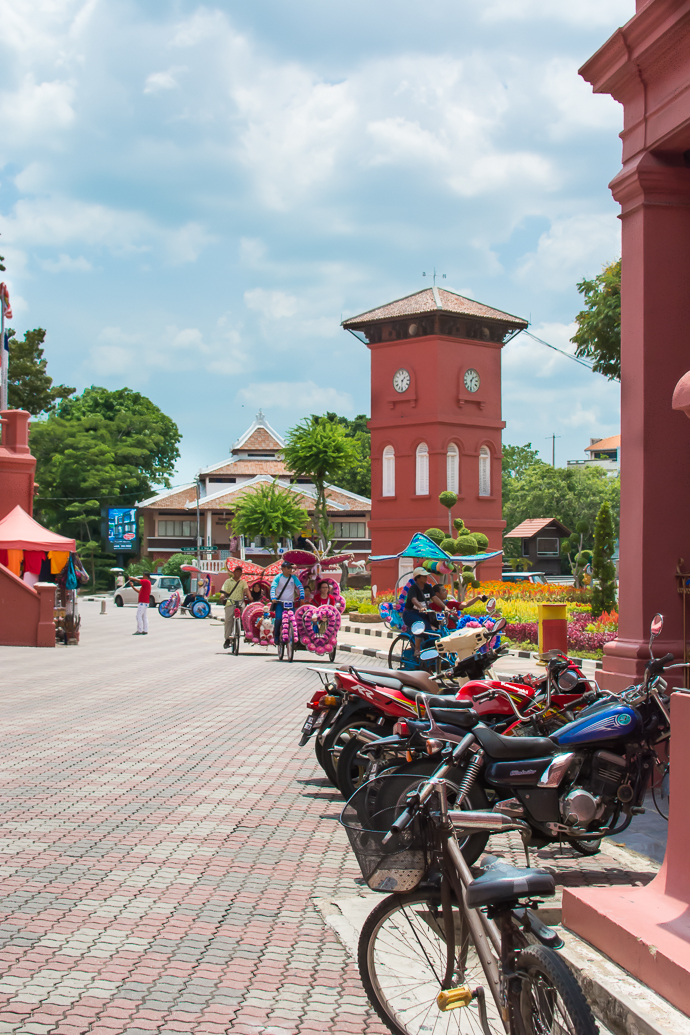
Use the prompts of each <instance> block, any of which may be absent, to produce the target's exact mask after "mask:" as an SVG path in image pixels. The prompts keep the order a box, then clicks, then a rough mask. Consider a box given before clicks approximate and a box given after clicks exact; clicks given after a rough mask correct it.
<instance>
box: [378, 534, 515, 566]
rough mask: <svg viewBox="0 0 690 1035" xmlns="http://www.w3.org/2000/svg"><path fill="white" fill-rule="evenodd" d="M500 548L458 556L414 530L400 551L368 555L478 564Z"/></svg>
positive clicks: (381, 559)
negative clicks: (488, 551)
mask: <svg viewBox="0 0 690 1035" xmlns="http://www.w3.org/2000/svg"><path fill="white" fill-rule="evenodd" d="M500 553H503V551H502V550H494V551H493V553H475V554H472V555H471V556H469V557H459V556H458V555H457V554H453V556H451V555H450V554H448V553H446V552H445V550H442V549H441V547H440V546H439V545H438V543H435V542H434V540H433V539H430V538H429V536H428V535H424V533H423V532H415V534H414V535H413V536H412V538H411V539H410V542H409V545H408V546H406V547H405V549H404V550H403V551H402V552H401V553H387V554H381V555H380V556H378V557H370V558H369V560H370V561H393V560H395V559H396V557H419V558H420V560H423V561H448V562H449V563H450V564H454V563H455V564H457V562H458V561H462V563H463V564H478V563H479V562H480V561H488V560H490V559H491V558H492V557H498V555H499V554H500Z"/></svg>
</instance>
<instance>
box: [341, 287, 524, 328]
mask: <svg viewBox="0 0 690 1035" xmlns="http://www.w3.org/2000/svg"><path fill="white" fill-rule="evenodd" d="M432 312H446V313H455V314H457V315H460V316H474V317H483V318H484V319H486V320H500V321H501V322H502V323H508V324H512V325H513V326H514V327H527V325H528V324H527V320H523V319H521V318H520V317H519V316H513V315H511V313H503V312H501V310H500V309H492V308H491V307H490V306H488V305H482V303H481V302H475V301H474V299H472V298H465V297H464V296H463V295H458V294H456V292H455V291H448V290H447V288H440V287H439V288H437V287H433V288H424V290H423V291H416V292H415V294H413V295H406V297H405V298H399V299H397V301H395V302H389V303H388V305H382V306H379V308H378V309H371V310H369V312H368V313H361V314H360V315H359V316H352V317H350V319H349V320H343V327H361V326H363V325H364V324H369V323H373V322H375V321H377V320H393V319H396V318H398V317H401V316H421V315H423V314H424V313H432Z"/></svg>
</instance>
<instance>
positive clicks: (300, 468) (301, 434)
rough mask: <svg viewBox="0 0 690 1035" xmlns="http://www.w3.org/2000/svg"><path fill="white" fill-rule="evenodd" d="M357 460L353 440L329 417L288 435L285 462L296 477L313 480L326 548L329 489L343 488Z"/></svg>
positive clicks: (316, 514)
mask: <svg viewBox="0 0 690 1035" xmlns="http://www.w3.org/2000/svg"><path fill="white" fill-rule="evenodd" d="M357 456H358V449H357V445H356V443H355V442H354V440H353V439H352V438H351V437H348V436H347V435H346V434H345V430H344V429H343V427H342V426H341V425H340V424H338V423H336V422H335V421H332V420H329V419H328V417H315V416H311V417H309V418H305V419H304V420H303V421H300V423H299V424H297V425H296V426H295V427H294V428H290V430H289V431H288V434H287V444H286V446H285V448H284V449H283V460H284V461H285V465H286V467H287V469H288V470H289V471H291V472H292V473H293V475H296V476H297V477H301V478H310V479H311V480H312V482H313V483H314V488H315V489H316V505H315V507H314V520H315V522H316V527H317V530H318V535H319V539H320V540H321V542H322V544H323V547H324V548H325V546H326V544H327V543H328V541H329V527H330V526H329V521H328V501H327V498H326V486H327V485H329V484H342V482H341V481H339V479H341V477H342V475H343V474H344V472H345V471H347V469H348V468H349V467H350V465H351V464H353V463H355V462H356V459H357ZM343 488H344V486H343Z"/></svg>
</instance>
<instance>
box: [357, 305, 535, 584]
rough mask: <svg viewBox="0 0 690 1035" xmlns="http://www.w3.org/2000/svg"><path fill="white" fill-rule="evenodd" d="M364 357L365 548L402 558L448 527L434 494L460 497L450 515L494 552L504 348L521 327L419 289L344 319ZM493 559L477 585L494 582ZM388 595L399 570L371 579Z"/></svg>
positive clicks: (383, 566) (386, 569) (498, 526)
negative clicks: (367, 406)
mask: <svg viewBox="0 0 690 1035" xmlns="http://www.w3.org/2000/svg"><path fill="white" fill-rule="evenodd" d="M343 327H344V328H345V329H346V330H351V331H354V332H357V331H359V332H363V333H364V336H365V339H366V341H365V343H366V345H367V346H368V348H369V349H370V350H371V420H370V421H369V427H370V429H371V496H372V505H371V521H370V523H369V526H370V534H371V540H372V543H371V547H372V553H373V554H393V553H398V552H399V551H400V550H402V549H403V548H404V547H405V546H407V543H408V542H409V540H410V537H411V536H412V534H413V533H414V532H423V531H424V530H425V529H427V528H431V527H437V528H443V529H445V528H447V527H448V511H447V510H446V509H445V507H442V506H441V504H440V503H439V500H438V497H439V494H440V493H441V492H443V491H444V490H446V489H450V490H451V491H453V492H456V493H457V494H458V497H459V499H458V503H457V505H456V506H455V507H454V508H453V512H452V513H453V516H454V517H462V518H463V519H464V520H465V523H466V524H467V525H468V526H469V528H471V530H472V531H473V532H483V533H484V535H486V536H488V539H489V550H500V549H501V545H502V539H501V534H502V530H503V528H504V525H505V522H504V521H503V519H502V517H501V430H502V429H503V428H504V427H505V424H504V422H503V421H502V420H501V349H502V347H503V346H504V345H505V344H506V342H507V341H509V340H510V338H511V337H513V335H515V334H517V332H518V331H520V330H522V329H523V328H525V327H527V321H526V320H521V319H520V318H519V317H517V316H511V315H510V314H509V313H502V312H500V311H499V310H498V309H491V308H489V306H486V305H481V303H479V302H474V301H473V300H472V299H470V298H463V296H462V295H457V294H455V292H453V291H447V290H446V289H445V288H440V287H439V288H437V287H433V288H426V289H425V290H424V291H418V292H417V293H416V294H414V295H408V296H407V298H401V299H398V301H397V302H391V303H390V304H389V305H384V306H381V307H380V308H379V309H372V310H371V312H368V313H363V314H362V315H361V316H355V317H352V319H350V320H345V321H343ZM500 573H501V563H500V557H497V558H496V559H495V560H493V561H485V562H484V564H483V565H482V577H483V578H500ZM372 576H373V579H372V581H373V582H375V583H376V585H377V586H378V587H379V589H392V588H393V586H394V585H395V581H396V579H397V577H398V567H397V563H396V562H390V563H387V562H381V563H379V564H377V565H376V570H375V571H374V572H372Z"/></svg>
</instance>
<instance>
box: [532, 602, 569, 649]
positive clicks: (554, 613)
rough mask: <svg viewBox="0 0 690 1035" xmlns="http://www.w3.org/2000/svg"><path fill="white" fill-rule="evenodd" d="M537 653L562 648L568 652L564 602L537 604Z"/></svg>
mask: <svg viewBox="0 0 690 1035" xmlns="http://www.w3.org/2000/svg"><path fill="white" fill-rule="evenodd" d="M537 615H538V619H539V653H540V654H545V653H546V652H547V651H549V650H562V651H563V653H564V654H567V653H568V612H567V609H566V605H565V604H539V603H538V604H537Z"/></svg>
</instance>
